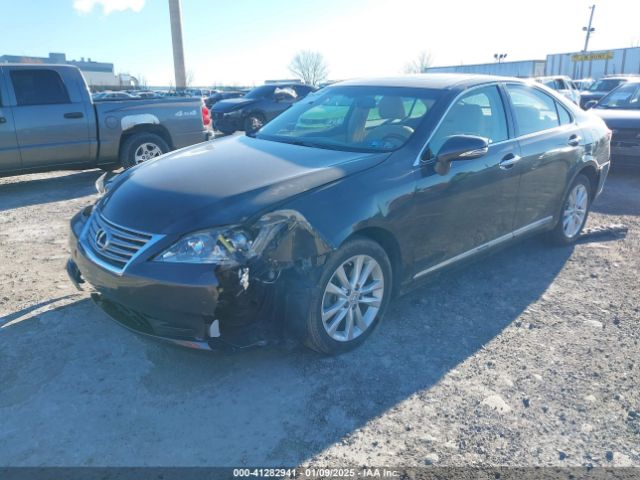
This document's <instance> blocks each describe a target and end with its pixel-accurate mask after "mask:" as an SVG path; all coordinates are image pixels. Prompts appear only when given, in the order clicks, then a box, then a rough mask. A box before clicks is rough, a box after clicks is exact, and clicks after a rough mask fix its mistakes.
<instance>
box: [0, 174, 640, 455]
mask: <svg viewBox="0 0 640 480" xmlns="http://www.w3.org/2000/svg"><path fill="white" fill-rule="evenodd" d="M98 175H99V172H94V171H89V172H79V173H69V172H62V173H54V174H42V175H29V176H23V177H16V178H8V179H0V418H1V419H2V420H1V423H0V445H2V447H1V448H0V466H8V465H34V466H35V465H114V466H118V465H120V466H135V465H158V466H163V465H166V466H168V465H176V466H181V465H226V466H233V465H240V464H251V465H260V466H267V465H294V464H299V463H305V464H306V463H316V464H319V465H342V466H345V465H352V466H353V465H363V464H366V465H380V466H382V465H389V466H411V465H424V464H425V463H426V464H434V465H468V464H472V465H518V466H528V465H556V466H564V465H575V466H578V465H589V464H592V465H594V466H596V465H610V466H613V465H636V466H640V344H639V340H640V331H639V330H640V329H639V323H640V308H639V305H640V302H639V298H638V297H639V287H640V175H638V174H632V173H630V172H625V173H621V174H618V175H613V176H611V177H610V179H609V181H608V184H607V187H606V190H605V193H604V195H603V197H601V198H600V199H599V200H598V202H597V203H596V205H595V206H594V208H595V211H594V212H593V214H592V215H591V217H590V220H589V224H588V226H589V227H597V226H607V225H611V224H624V225H626V226H627V227H628V233H627V234H626V236H625V235H622V236H620V237H616V236H612V235H608V234H606V233H605V234H603V235H596V234H594V235H591V236H586V237H585V238H584V239H583V240H582V241H581V243H580V244H578V245H577V246H576V247H575V248H550V247H548V246H547V245H546V244H545V243H543V242H542V241H540V240H538V239H531V240H528V241H526V242H525V243H523V244H520V245H517V246H514V247H511V248H509V249H506V250H503V251H501V252H499V253H497V254H496V255H494V256H492V257H490V258H488V259H485V260H482V261H480V262H478V263H476V264H474V265H473V266H471V267H469V268H466V269H464V270H460V271H457V272H450V273H447V274H444V275H442V276H440V277H439V278H438V279H437V280H436V281H434V282H432V283H431V284H429V285H425V286H423V287H421V288H419V289H418V290H417V291H415V292H414V293H412V294H410V295H408V296H405V297H403V298H400V299H398V300H396V301H395V302H394V303H392V305H391V307H390V310H389V312H388V316H387V318H386V321H385V323H384V324H383V325H382V326H381V328H380V329H379V330H378V331H377V332H376V334H375V335H374V336H373V337H372V338H371V339H370V340H369V341H368V342H367V343H366V345H365V346H363V347H362V348H360V349H359V350H357V351H355V352H353V353H351V354H348V355H344V356H341V357H338V358H323V357H320V356H318V355H316V354H314V353H312V352H309V351H307V350H305V349H303V348H299V347H288V348H274V347H266V348H263V349H258V350H253V351H247V352H240V353H236V354H230V355H220V354H206V353H200V352H194V351H189V350H182V349H178V348H175V347H171V346H167V345H164V344H159V343H155V342H152V341H149V340H145V339H142V338H140V337H138V336H136V335H134V334H132V333H130V332H128V331H126V330H124V329H123V328H121V327H119V326H118V325H116V324H114V323H113V322H111V321H110V320H109V319H108V318H107V317H106V316H105V314H103V313H102V312H101V311H100V310H99V309H98V308H97V307H95V306H94V305H93V303H92V302H91V300H90V299H89V298H88V295H87V294H85V293H78V292H76V291H75V290H74V288H73V287H72V285H71V284H70V282H69V281H68V280H67V278H66V275H65V273H64V268H63V266H64V262H65V260H66V229H67V221H68V219H69V218H70V217H71V215H72V214H73V213H74V212H76V211H77V210H78V209H80V208H81V207H83V206H85V205H88V204H89V203H91V202H92V201H94V199H95V197H94V196H93V193H94V187H93V182H94V181H95V179H96V178H97V177H98Z"/></svg>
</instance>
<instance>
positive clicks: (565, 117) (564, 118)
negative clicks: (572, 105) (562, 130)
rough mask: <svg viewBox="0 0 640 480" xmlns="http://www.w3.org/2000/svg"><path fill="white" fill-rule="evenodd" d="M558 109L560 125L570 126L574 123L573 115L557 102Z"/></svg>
mask: <svg viewBox="0 0 640 480" xmlns="http://www.w3.org/2000/svg"><path fill="white" fill-rule="evenodd" d="M556 108H557V109H558V117H559V118H560V125H568V124H570V123H571V122H572V119H571V114H570V113H569V112H568V110H567V109H566V108H564V107H563V106H562V105H560V104H559V103H558V102H556Z"/></svg>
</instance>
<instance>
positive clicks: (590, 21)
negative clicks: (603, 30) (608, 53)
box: [582, 5, 596, 52]
mask: <svg viewBox="0 0 640 480" xmlns="http://www.w3.org/2000/svg"><path fill="white" fill-rule="evenodd" d="M589 9H590V10H591V15H589V26H588V27H582V31H583V32H587V38H586V39H585V40H584V50H583V52H586V51H587V50H588V49H589V37H591V33H592V32H595V31H596V29H595V28H592V27H591V24H592V23H593V12H594V11H595V10H596V6H595V5H591V6H590V7H589Z"/></svg>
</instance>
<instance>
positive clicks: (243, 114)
mask: <svg viewBox="0 0 640 480" xmlns="http://www.w3.org/2000/svg"><path fill="white" fill-rule="evenodd" d="M315 90H316V88H315V87H312V86H310V85H303V84H301V83H279V84H267V85H262V86H261V87H256V88H254V89H253V90H251V91H250V92H249V93H247V94H246V95H245V96H244V97H240V98H230V99H227V100H221V101H219V102H217V103H216V104H214V105H213V108H212V109H211V116H212V118H213V126H214V128H215V129H216V130H219V131H220V132H222V133H224V134H226V135H229V134H231V133H233V132H235V131H237V130H244V131H245V132H247V133H248V134H252V133H254V132H256V131H257V130H259V129H260V128H261V127H262V126H263V125H264V124H265V123H267V122H269V121H270V120H272V119H273V118H275V117H277V116H278V115H280V114H281V113H282V112H284V111H285V110H286V109H287V108H289V107H290V106H291V105H293V104H294V103H296V102H298V101H300V100H301V99H303V98H304V97H306V96H307V95H308V94H309V93H310V92H314V91H315Z"/></svg>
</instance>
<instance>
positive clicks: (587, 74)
mask: <svg viewBox="0 0 640 480" xmlns="http://www.w3.org/2000/svg"><path fill="white" fill-rule="evenodd" d="M545 74H546V75H568V76H569V77H571V78H574V79H578V78H600V77H603V76H605V75H621V74H635V75H640V47H632V48H615V49H612V50H598V51H591V52H570V53H556V54H552V55H547V68H546V69H545Z"/></svg>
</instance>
